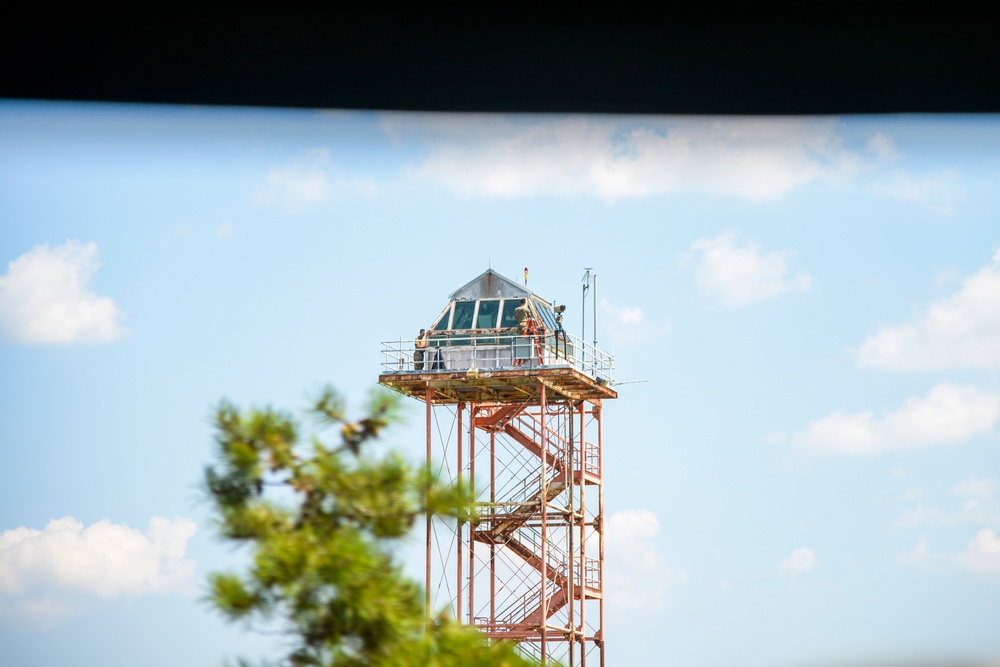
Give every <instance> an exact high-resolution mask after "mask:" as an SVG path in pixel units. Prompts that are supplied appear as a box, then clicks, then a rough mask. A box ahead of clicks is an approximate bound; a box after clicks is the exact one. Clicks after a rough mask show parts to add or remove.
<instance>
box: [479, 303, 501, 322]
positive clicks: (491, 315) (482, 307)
mask: <svg viewBox="0 0 1000 667" xmlns="http://www.w3.org/2000/svg"><path fill="white" fill-rule="evenodd" d="M499 312H500V299H491V300H489V301H480V302H479V314H478V315H476V328H477V329H495V328H496V326H497V314H498V313H499Z"/></svg>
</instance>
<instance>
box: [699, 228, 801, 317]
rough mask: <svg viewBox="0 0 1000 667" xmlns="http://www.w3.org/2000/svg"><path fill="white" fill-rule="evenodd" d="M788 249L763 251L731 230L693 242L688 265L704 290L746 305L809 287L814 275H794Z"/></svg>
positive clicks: (716, 297) (733, 303) (722, 299)
mask: <svg viewBox="0 0 1000 667" xmlns="http://www.w3.org/2000/svg"><path fill="white" fill-rule="evenodd" d="M790 256H791V253H790V252H789V251H787V250H775V251H772V252H762V251H761V249H760V246H759V245H758V244H756V243H754V242H753V241H749V240H744V239H741V238H740V237H739V236H738V235H737V234H736V232H733V231H727V232H723V233H722V234H720V235H719V236H716V237H713V238H707V237H706V238H701V239H698V240H697V241H695V242H694V243H692V244H691V250H690V252H689V253H688V255H687V257H686V258H685V260H684V262H683V263H684V265H686V266H689V267H692V268H693V270H694V274H695V280H696V281H697V283H698V287H699V288H700V289H701V291H702V292H703V293H704V294H706V295H707V296H708V297H710V298H711V299H713V300H715V301H717V302H718V303H721V304H724V305H727V306H745V305H747V304H750V303H753V302H755V301H761V300H764V299H772V298H774V297H777V296H780V295H782V294H786V293H788V292H800V291H804V290H808V289H809V288H810V287H811V286H812V276H811V275H809V274H808V273H804V272H799V273H796V274H794V275H793V274H792V273H791V270H790V269H789V267H788V260H789V258H790Z"/></svg>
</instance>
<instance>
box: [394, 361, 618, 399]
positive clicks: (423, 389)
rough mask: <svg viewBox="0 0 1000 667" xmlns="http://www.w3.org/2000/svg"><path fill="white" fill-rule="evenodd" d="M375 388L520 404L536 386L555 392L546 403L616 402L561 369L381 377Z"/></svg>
mask: <svg viewBox="0 0 1000 667" xmlns="http://www.w3.org/2000/svg"><path fill="white" fill-rule="evenodd" d="M378 381H379V384H382V385H385V386H387V387H389V388H391V389H394V390H395V391H397V392H399V393H400V394H404V395H406V396H412V397H413V398H417V399H419V400H422V401H423V400H427V397H428V389H430V390H431V393H430V401H431V403H434V404H444V403H492V402H496V403H512V402H513V403H520V402H529V403H530V402H532V400H537V397H538V385H539V383H542V384H544V385H545V387H546V388H547V390H548V391H551V392H555V394H556V395H554V396H553V395H550V396H549V400H558V399H560V398H565V399H569V400H577V401H579V400H588V401H597V400H601V399H606V398H618V392H616V391H615V390H614V389H612V388H611V386H610V385H609V384H608V383H607V382H606V381H604V380H600V379H597V380H595V379H594V378H592V377H589V376H587V375H585V374H583V373H582V372H580V371H578V370H577V369H575V368H572V367H569V366H564V367H559V366H553V367H545V366H530V367H524V368H523V369H522V368H514V369H499V370H477V369H468V370H458V371H428V372H426V373H421V372H414V371H404V372H401V373H382V374H381V375H379V377H378Z"/></svg>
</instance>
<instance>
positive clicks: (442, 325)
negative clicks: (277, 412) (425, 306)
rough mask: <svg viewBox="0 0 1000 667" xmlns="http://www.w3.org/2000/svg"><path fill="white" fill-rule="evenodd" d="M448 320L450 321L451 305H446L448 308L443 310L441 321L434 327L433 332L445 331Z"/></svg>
mask: <svg viewBox="0 0 1000 667" xmlns="http://www.w3.org/2000/svg"><path fill="white" fill-rule="evenodd" d="M450 320H451V304H448V307H447V308H445V310H444V315H442V316H441V319H440V320H438V323H437V324H436V325H435V326H434V331H447V330H448V324H449V321H450Z"/></svg>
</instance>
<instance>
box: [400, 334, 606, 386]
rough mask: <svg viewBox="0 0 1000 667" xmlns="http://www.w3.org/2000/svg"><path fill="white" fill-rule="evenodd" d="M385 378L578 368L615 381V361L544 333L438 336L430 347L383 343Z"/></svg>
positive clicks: (561, 336)
mask: <svg viewBox="0 0 1000 667" xmlns="http://www.w3.org/2000/svg"><path fill="white" fill-rule="evenodd" d="M382 355H383V360H382V369H383V371H382V372H383V373H384V374H395V373H437V372H449V371H456V370H470V369H479V370H484V369H500V370H503V369H520V370H524V369H526V368H539V367H548V368H560V367H562V368H566V367H570V368H575V369H577V370H579V371H580V372H582V373H584V374H585V375H588V376H590V377H593V378H595V379H598V380H603V381H605V382H607V383H608V384H612V383H613V371H614V357H613V356H612V355H611V354H609V353H607V352H605V351H603V350H601V349H599V348H597V347H596V346H594V345H593V344H592V343H588V342H586V341H584V340H581V339H580V338H578V337H576V336H574V335H572V334H569V333H566V332H559V333H558V336H557V335H556V333H555V332H545V333H541V334H537V335H528V336H519V335H517V334H516V333H513V332H510V331H503V330H496V331H489V332H486V331H484V332H480V333H476V334H465V335H454V334H436V335H434V336H431V337H430V338H429V339H427V346H426V347H417V346H416V340H414V339H402V338H400V339H398V340H390V341H383V342H382Z"/></svg>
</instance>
